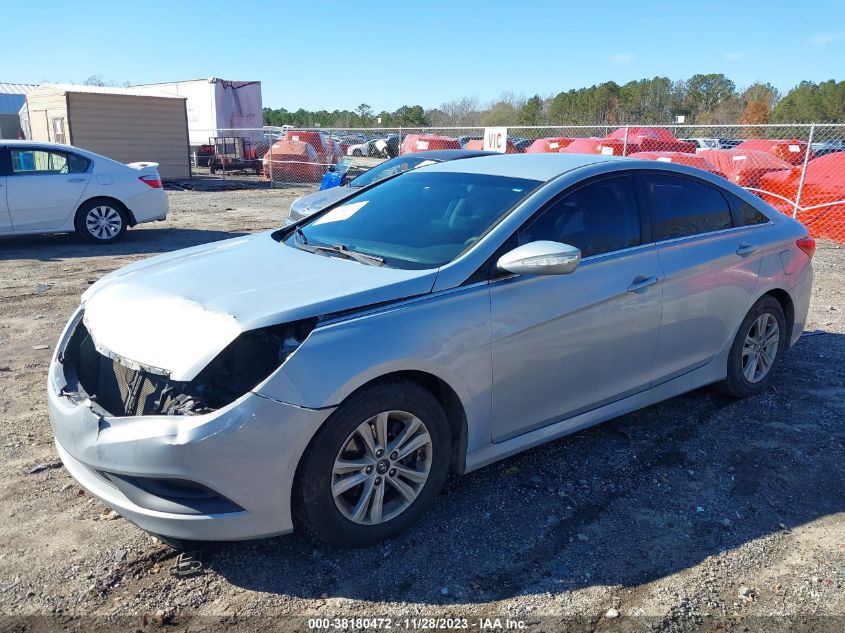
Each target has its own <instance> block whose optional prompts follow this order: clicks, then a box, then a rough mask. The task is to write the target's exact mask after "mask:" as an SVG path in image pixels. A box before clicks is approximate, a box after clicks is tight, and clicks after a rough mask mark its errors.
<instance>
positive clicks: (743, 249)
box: [736, 242, 757, 257]
mask: <svg viewBox="0 0 845 633" xmlns="http://www.w3.org/2000/svg"><path fill="white" fill-rule="evenodd" d="M756 250H757V247H756V246H754V244H749V243H748V242H743V243H742V244H740V245H739V248H737V249H736V254H737V255H739V256H740V257H748V256H749V255H751V253H753V252H754V251H756Z"/></svg>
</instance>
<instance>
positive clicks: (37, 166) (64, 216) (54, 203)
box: [0, 141, 167, 244]
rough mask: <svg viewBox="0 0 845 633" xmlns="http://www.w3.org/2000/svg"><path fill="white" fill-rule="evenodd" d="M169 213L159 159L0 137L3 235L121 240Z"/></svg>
mask: <svg viewBox="0 0 845 633" xmlns="http://www.w3.org/2000/svg"><path fill="white" fill-rule="evenodd" d="M166 217H167V194H166V193H165V191H164V189H163V188H162V185H161V177H160V176H159V174H158V164H157V163H131V164H129V165H124V164H123V163H119V162H117V161H114V160H111V159H110V158H106V157H105V156H100V155H99V154H94V153H93V152H89V151H87V150H84V149H80V148H78V147H72V146H70V145H60V144H58V143H39V142H30V141H0V236H5V235H27V234H33V233H72V232H76V233H79V234H80V235H81V236H82V237H83V238H85V239H86V240H88V241H90V242H94V243H98V244H104V243H109V242H114V241H115V240H117V239H119V238H120V237H121V236H122V235H123V234H124V233H125V232H126V228H127V227H129V226H135V225H136V224H140V223H142V222H152V221H154V220H163V219H165V218H166Z"/></svg>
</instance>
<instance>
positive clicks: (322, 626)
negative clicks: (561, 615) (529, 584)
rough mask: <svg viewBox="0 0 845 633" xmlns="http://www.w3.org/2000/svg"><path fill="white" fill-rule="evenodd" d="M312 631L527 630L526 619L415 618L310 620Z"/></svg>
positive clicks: (309, 624) (309, 626) (309, 625)
mask: <svg viewBox="0 0 845 633" xmlns="http://www.w3.org/2000/svg"><path fill="white" fill-rule="evenodd" d="M308 628H309V629H312V630H318V631H319V630H323V631H332V630H341V631H347V630H353V631H376V630H383V631H389V630H399V631H402V630H404V631H446V630H472V629H474V630H477V631H520V630H524V629H525V628H526V625H525V621H524V620H513V619H511V618H495V617H493V618H472V619H470V618H460V617H414V618H379V617H353V618H309V619H308Z"/></svg>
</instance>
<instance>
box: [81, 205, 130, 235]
mask: <svg viewBox="0 0 845 633" xmlns="http://www.w3.org/2000/svg"><path fill="white" fill-rule="evenodd" d="M85 228H86V229H87V230H88V233H90V234H91V235H92V236H93V237H95V238H97V239H98V240H109V239H112V238H113V237H115V236H116V235H117V234H118V233H120V229H122V228H123V218H122V217H121V216H120V213H119V212H118V211H117V209H114V208H113V207H110V206H108V205H99V206H96V207H94V208H92V209H91V210H90V211H88V213H87V214H86V215H85Z"/></svg>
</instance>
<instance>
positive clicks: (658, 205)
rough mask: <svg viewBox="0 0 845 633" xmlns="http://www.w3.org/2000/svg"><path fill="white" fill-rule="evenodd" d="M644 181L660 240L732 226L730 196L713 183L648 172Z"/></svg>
mask: <svg viewBox="0 0 845 633" xmlns="http://www.w3.org/2000/svg"><path fill="white" fill-rule="evenodd" d="M645 183H646V190H647V192H648V195H649V197H650V199H651V203H652V207H653V208H654V237H655V240H657V241H660V240H669V239H673V238H677V237H686V236H687V235H697V234H699V233H709V232H711V231H719V230H721V229H729V228H731V227H732V226H733V221H732V219H731V210H730V207H729V206H728V201H727V199H726V198H725V196H723V195H722V193H721V192H720V191H718V190H717V189H714V188H713V187H710V186H708V185H705V184H703V183H700V182H698V181H696V180H692V179H690V178H682V177H679V176H672V175H666V174H645Z"/></svg>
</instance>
